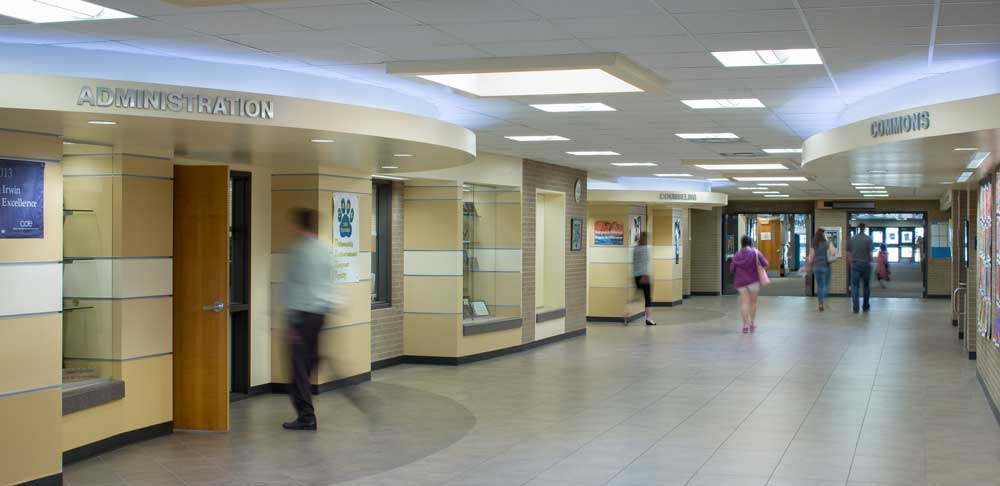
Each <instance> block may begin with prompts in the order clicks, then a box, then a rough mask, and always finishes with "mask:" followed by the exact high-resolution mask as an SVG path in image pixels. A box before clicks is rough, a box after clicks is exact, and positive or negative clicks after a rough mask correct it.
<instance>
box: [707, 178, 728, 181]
mask: <svg viewBox="0 0 1000 486" xmlns="http://www.w3.org/2000/svg"><path fill="white" fill-rule="evenodd" d="M728 180H729V178H727V177H712V178H710V179H709V180H708V182H723V181H728Z"/></svg>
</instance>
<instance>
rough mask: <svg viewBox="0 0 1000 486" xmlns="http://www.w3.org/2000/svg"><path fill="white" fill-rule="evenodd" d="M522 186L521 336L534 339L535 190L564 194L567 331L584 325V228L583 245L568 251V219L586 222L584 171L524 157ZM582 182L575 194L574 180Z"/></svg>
mask: <svg viewBox="0 0 1000 486" xmlns="http://www.w3.org/2000/svg"><path fill="white" fill-rule="evenodd" d="M522 174H523V175H522V177H523V181H522V187H521V210H522V211H523V212H522V217H521V278H522V281H523V284H524V285H523V288H522V290H521V292H522V293H521V318H522V320H523V323H524V325H523V327H522V328H521V329H522V335H521V339H522V342H525V343H528V342H532V341H534V340H535V191H536V190H537V189H545V190H549V191H558V192H562V193H565V194H566V221H564V222H563V225H564V227H565V231H566V232H565V235H566V332H571V331H576V330H579V329H584V328H586V326H587V321H586V316H587V242H586V227H585V228H584V241H583V248H582V249H581V250H580V251H570V249H569V245H570V219H571V218H576V219H580V220H583V224H584V225H586V224H587V173H586V172H584V171H580V170H576V169H571V168H569V167H563V166H559V165H553V164H546V163H544V162H537V161H534V160H525V161H524V170H523V172H522ZM577 180H579V181H580V183H581V184H582V185H583V195H582V196H581V198H580V202H579V203H577V202H576V199H575V198H574V195H573V194H574V191H575V186H576V181H577Z"/></svg>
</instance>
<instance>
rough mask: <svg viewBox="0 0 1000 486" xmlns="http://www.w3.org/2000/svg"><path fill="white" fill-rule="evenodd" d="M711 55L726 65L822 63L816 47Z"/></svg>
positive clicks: (727, 52)
mask: <svg viewBox="0 0 1000 486" xmlns="http://www.w3.org/2000/svg"><path fill="white" fill-rule="evenodd" d="M712 55H713V56H715V58H716V59H718V60H719V62H721V63H722V65H723V66H726V67H747V66H797V65H805V64H823V60H822V59H820V57H819V52H817V51H816V49H761V50H756V51H720V52H713V53H712Z"/></svg>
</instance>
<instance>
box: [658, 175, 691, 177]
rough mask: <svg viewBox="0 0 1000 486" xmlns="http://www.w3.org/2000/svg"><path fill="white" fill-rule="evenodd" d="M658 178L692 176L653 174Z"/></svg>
mask: <svg viewBox="0 0 1000 486" xmlns="http://www.w3.org/2000/svg"><path fill="white" fill-rule="evenodd" d="M653 175H654V176H656V177H691V174H653Z"/></svg>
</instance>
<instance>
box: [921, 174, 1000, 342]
mask: <svg viewBox="0 0 1000 486" xmlns="http://www.w3.org/2000/svg"><path fill="white" fill-rule="evenodd" d="M993 203H994V199H993V181H992V180H991V179H986V180H985V181H983V183H982V184H981V185H980V186H979V206H978V207H977V208H976V221H977V222H976V259H977V263H978V264H979V266H978V267H977V268H976V281H977V284H978V290H979V292H978V295H976V299H977V300H976V304H977V305H976V310H977V311H978V312H977V315H976V330H977V331H978V332H979V335H980V336H983V337H988V336H991V335H992V331H993V327H995V325H994V314H993V292H992V289H991V288H990V284H991V283H992V281H993V278H992V271H993V262H992V260H993V248H992V245H991V240H992V239H993V211H994V208H993ZM933 248H934V227H933V226H931V251H932V252H933Z"/></svg>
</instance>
